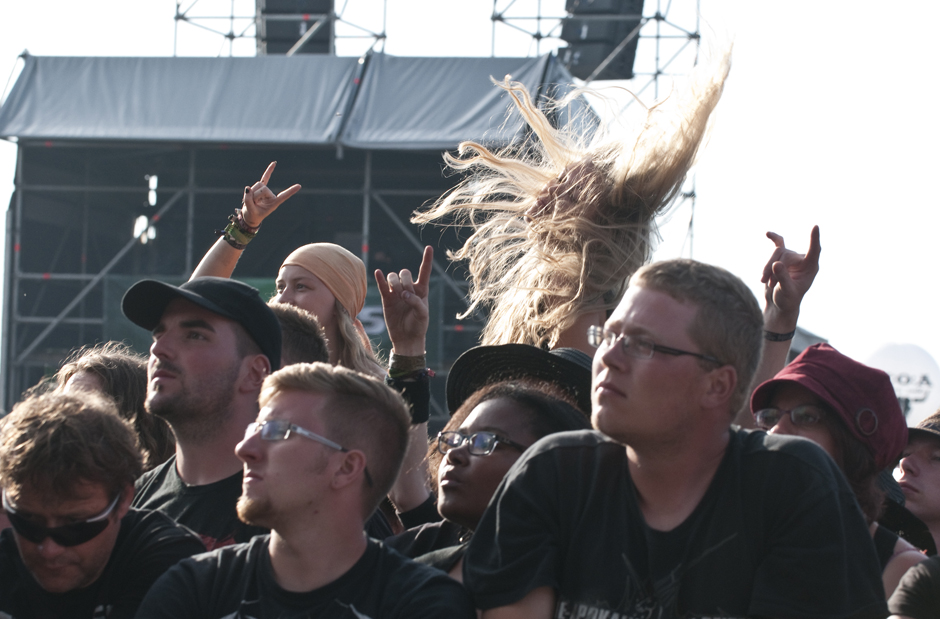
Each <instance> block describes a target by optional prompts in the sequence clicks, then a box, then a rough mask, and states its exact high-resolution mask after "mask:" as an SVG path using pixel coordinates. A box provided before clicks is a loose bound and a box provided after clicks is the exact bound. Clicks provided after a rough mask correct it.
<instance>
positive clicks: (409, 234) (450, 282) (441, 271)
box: [372, 191, 467, 299]
mask: <svg viewBox="0 0 940 619" xmlns="http://www.w3.org/2000/svg"><path fill="white" fill-rule="evenodd" d="M372 198H373V199H374V200H375V201H376V202H377V203H378V205H379V206H380V207H382V210H383V211H385V214H386V215H388V217H389V219H391V220H392V222H393V223H394V224H395V225H396V226H398V229H399V230H401V231H402V233H403V234H404V235H405V238H407V239H408V240H409V241H411V244H412V245H414V246H415V248H416V249H417V250H418V253H423V252H424V245H423V244H422V243H421V240H420V239H419V238H418V237H417V236H415V233H414V231H413V230H411V229H410V228H409V227H408V226H407V225H405V224H404V223H402V221H401V220H400V219H398V215H396V214H395V211H393V210H392V207H390V206H389V205H388V203H387V202H386V201H385V200H384V199H383V198H382V196H381V195H379V193H378V192H375V191H373V192H372ZM431 264H433V265H434V268H435V269H436V270H437V272H438V275H439V276H440V277H441V278H442V279H443V280H444V283H445V284H447V286H448V287H449V288H450V289H451V290H453V291H454V292H455V293H456V294H457V296H458V297H460V298H461V299H465V298H466V296H467V293H466V291H465V290H464V289H463V288H461V287H460V284H458V283H457V282H455V281H454V278H452V277H451V276H450V275H448V274H447V271H446V270H445V267H444V266H443V265H442V264H441V263H440V262H438V261H437V258H434V260H433V261H432V262H431Z"/></svg>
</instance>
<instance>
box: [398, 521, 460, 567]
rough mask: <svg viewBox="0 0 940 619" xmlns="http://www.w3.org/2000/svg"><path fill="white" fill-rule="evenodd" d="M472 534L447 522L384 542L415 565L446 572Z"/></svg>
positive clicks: (417, 528)
mask: <svg viewBox="0 0 940 619" xmlns="http://www.w3.org/2000/svg"><path fill="white" fill-rule="evenodd" d="M471 535H472V532H471V531H469V530H467V529H465V528H464V527H462V526H460V525H459V524H454V523H453V522H450V521H449V520H441V521H439V522H431V523H428V524H423V525H421V526H419V527H413V528H411V529H408V530H407V531H403V532H401V533H399V534H398V535H393V536H391V537H389V538H387V539H386V540H385V545H386V546H388V547H389V548H392V549H394V550H396V551H398V552H399V553H401V554H403V555H405V556H406V557H408V558H409V559H414V560H415V561H417V562H418V563H423V564H425V565H430V566H431V567H434V568H437V569H439V570H441V571H443V572H450V570H451V569H453V567H454V566H455V565H457V562H458V561H459V560H460V559H461V558H463V555H464V553H465V552H466V550H467V544H468V543H469V540H470V536H471Z"/></svg>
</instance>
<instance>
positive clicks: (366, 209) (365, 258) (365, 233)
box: [361, 150, 372, 276]
mask: <svg viewBox="0 0 940 619" xmlns="http://www.w3.org/2000/svg"><path fill="white" fill-rule="evenodd" d="M371 195H372V151H371V150H367V151H366V169H365V179H364V180H363V181H362V248H361V249H362V264H364V265H366V276H368V274H369V225H370V222H369V217H370V215H371V214H372V213H371V210H372V209H371V208H370V198H371Z"/></svg>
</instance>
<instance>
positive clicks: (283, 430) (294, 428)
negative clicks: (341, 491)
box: [245, 419, 375, 486]
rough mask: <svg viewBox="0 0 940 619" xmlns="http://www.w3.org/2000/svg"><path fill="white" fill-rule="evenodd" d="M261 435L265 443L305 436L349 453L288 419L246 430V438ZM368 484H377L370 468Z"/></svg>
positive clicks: (337, 444) (276, 420)
mask: <svg viewBox="0 0 940 619" xmlns="http://www.w3.org/2000/svg"><path fill="white" fill-rule="evenodd" d="M258 432H260V433H261V439H262V440H265V441H286V440H287V439H289V438H290V437H291V434H297V435H299V436H303V437H304V438H309V439H310V440H311V441H316V442H318V443H320V444H321V445H326V446H327V447H329V448H331V449H335V450H337V451H342V452H344V453H345V452H347V451H349V450H348V449H346V448H345V447H343V446H342V445H340V444H339V443H337V442H335V441H331V440H330V439H328V438H326V437H325V436H320V435H319V434H317V433H316V432H311V431H310V430H308V429H306V428H302V427H300V426H298V425H296V424H293V423H291V422H289V421H288V420H286V419H268V420H267V421H255V422H252V423H249V424H248V427H247V428H245V438H246V439H247V438H250V437H252V436H254V435H255V434H257V433H258ZM364 473H365V478H366V483H367V484H369V486H373V485H375V484H373V483H372V475H370V474H369V467H366V468H365V469H364Z"/></svg>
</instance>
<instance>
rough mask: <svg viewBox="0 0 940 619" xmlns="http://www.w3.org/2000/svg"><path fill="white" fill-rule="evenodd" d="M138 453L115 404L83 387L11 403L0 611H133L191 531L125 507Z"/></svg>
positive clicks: (198, 547)
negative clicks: (79, 392) (75, 392)
mask: <svg viewBox="0 0 940 619" xmlns="http://www.w3.org/2000/svg"><path fill="white" fill-rule="evenodd" d="M140 470H141V456H140V452H139V450H138V448H137V443H136V438H135V435H134V431H133V429H132V428H131V427H130V426H129V425H128V424H127V423H126V422H125V421H123V420H122V419H121V418H120V417H119V416H118V413H117V410H116V409H115V407H114V404H113V403H112V402H110V401H107V400H105V399H103V398H102V397H101V396H98V395H95V394H92V393H83V394H82V396H81V397H80V398H79V397H76V396H75V395H65V394H55V393H53V394H46V395H42V396H38V397H34V398H30V399H28V400H25V401H23V402H20V403H19V404H17V405H16V406H15V407H14V408H13V411H12V412H11V413H10V414H9V415H8V416H7V417H6V418H4V419H3V422H2V426H0V486H2V490H0V499H2V503H3V509H4V510H5V511H6V514H7V517H8V518H9V521H10V525H11V528H9V529H6V530H4V531H3V533H2V534H0V617H16V618H17V619H24V618H28V617H82V618H88V619H91V618H92V617H110V618H117V617H128V618H129V617H133V616H134V613H135V612H136V610H137V606H138V604H140V601H141V600H142V599H143V597H144V594H145V593H146V592H147V590H148V589H149V588H150V586H151V585H152V584H153V583H154V581H155V580H156V579H157V578H158V577H159V576H160V575H161V574H162V573H163V572H164V571H166V569H167V568H169V567H170V566H171V565H173V564H175V563H176V562H177V561H179V560H180V559H182V558H185V557H189V556H191V555H193V554H196V553H199V552H202V550H203V546H202V543H201V542H200V541H199V539H198V538H197V537H196V536H195V535H193V534H192V533H191V532H189V531H187V530H186V529H184V528H182V527H179V526H177V525H176V524H174V523H173V521H172V520H170V519H169V518H167V517H166V516H164V515H163V514H160V513H158V512H145V511H137V510H133V509H129V506H130V502H131V498H132V497H133V491H134V485H133V484H134V479H135V477H136V476H137V475H138V474H139V472H140Z"/></svg>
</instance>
